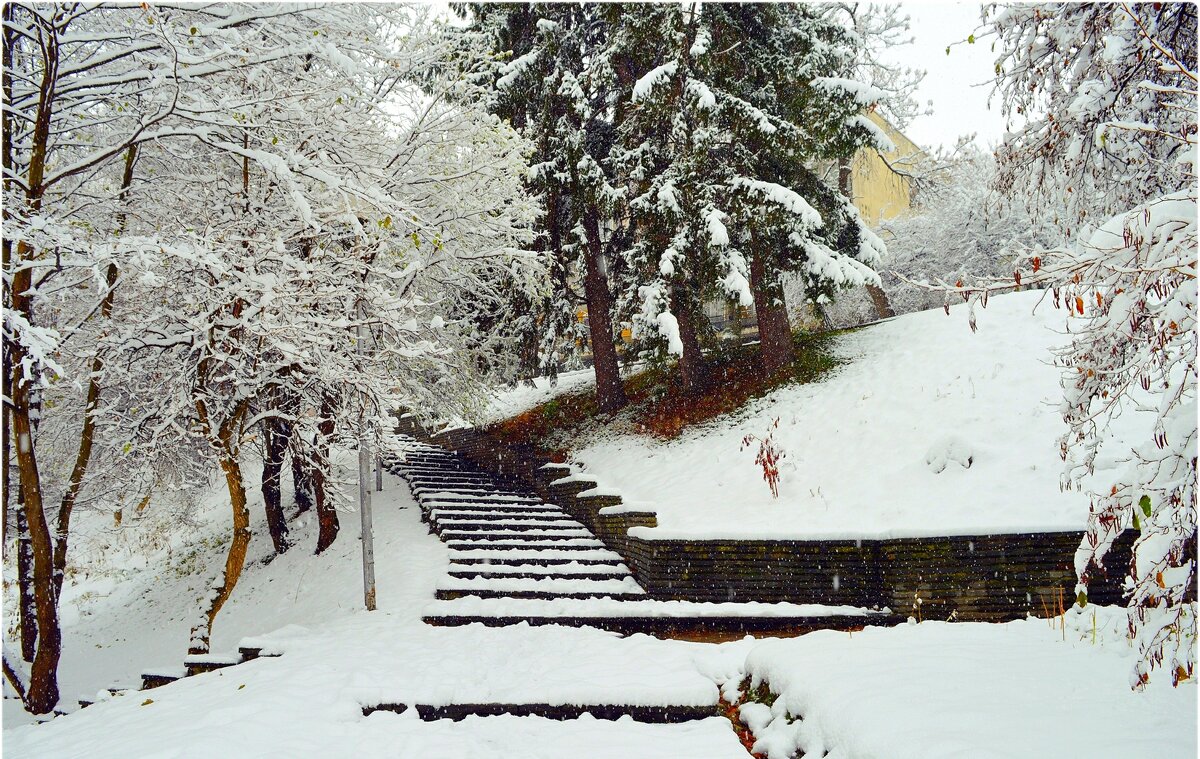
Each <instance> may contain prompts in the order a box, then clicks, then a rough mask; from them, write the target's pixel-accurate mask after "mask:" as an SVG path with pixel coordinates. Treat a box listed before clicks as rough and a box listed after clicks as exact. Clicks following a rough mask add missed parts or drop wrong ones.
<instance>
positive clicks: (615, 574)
mask: <svg viewBox="0 0 1200 759" xmlns="http://www.w3.org/2000/svg"><path fill="white" fill-rule="evenodd" d="M518 566H519V565H518ZM546 569H550V570H551V571H543V572H536V571H522V572H497V571H495V569H494V567H488V566H486V565H482V566H481V568H479V569H451V570H450V571H449V572H448V573H447V574H449V575H450V577H453V578H454V579H456V580H476V579H480V580H497V579H504V578H509V577H512V578H522V579H541V578H547V579H554V580H620V579H623V578H625V577H632V575H630V574H629V571H628V570H624V568H622V569H623V571H612V570H610V569H608V568H604V570H605V571H599V572H584V571H579V570H569V571H561V572H556V571H552V570H553V568H552V567H547V568H546Z"/></svg>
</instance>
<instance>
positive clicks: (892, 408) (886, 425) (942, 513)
mask: <svg viewBox="0 0 1200 759" xmlns="http://www.w3.org/2000/svg"><path fill="white" fill-rule="evenodd" d="M1042 295H1043V293H1041V292H1025V293H1017V294H1013V295H1007V296H1003V297H998V298H993V299H991V301H990V303H989V305H988V307H987V308H986V309H977V317H978V327H979V329H978V331H977V332H975V333H972V332H971V330H970V329H969V327H968V325H967V317H966V313H965V308H966V306H965V305H959V306H955V307H952V308H951V313H950V316H949V317H947V316H946V315H945V314H944V313H942V311H940V310H938V311H926V312H921V313H914V314H908V315H905V316H901V317H899V318H897V319H895V320H893V321H891V322H887V323H884V324H879V325H876V326H873V327H869V328H866V329H863V330H861V331H858V332H855V333H851V334H849V335H845V336H843V337H841V338H839V342H838V344H837V349H838V351H839V353H840V354H841V356H842V357H843V358H844V359H845V361H846V363H845V364H844V365H843V366H841V367H839V368H838V369H837V370H835V371H834V372H832V373H831V374H830V375H829V376H828V377H827V378H825V379H824V380H823V381H821V382H819V383H815V384H807V385H792V386H788V387H785V388H782V389H780V390H778V391H776V392H774V393H772V394H770V395H768V396H766V397H765V398H763V399H760V400H758V401H756V402H753V403H752V404H750V405H749V406H748V407H747V408H745V409H744V410H743V411H742V412H741V413H739V414H736V415H733V416H732V417H724V418H721V419H718V420H717V421H715V422H714V423H712V424H710V425H706V426H705V427H703V428H700V429H696V430H691V431H688V432H685V434H684V435H683V436H682V437H681V438H679V439H678V440H675V441H672V442H668V443H663V442H659V441H655V440H651V439H647V438H644V437H639V436H631V435H619V436H610V437H606V438H603V439H597V440H591V441H587V442H586V443H584V444H583V445H582V446H580V447H577V448H576V450H575V451H574V455H573V458H574V460H575V461H576V462H578V463H579V464H581V465H582V466H583V467H584V468H585V469H586V470H587V471H588V473H589V475H591V476H594V477H596V478H597V479H598V480H599V481H600V484H601V486H603V487H606V488H615V489H616V490H618V491H619V492H620V493H622V494H623V495H624V496H625V498H626V500H627V501H636V502H644V503H646V504H647V505H649V506H651V507H652V508H654V509H656V510H657V512H658V524H659V526H658V528H657V529H654V530H650V529H648V528H635V529H636V530H638V531H639V532H640V533H641V534H642V535H643V536H645V537H659V538H667V537H673V536H691V537H698V536H704V535H711V536H725V537H727V536H741V537H751V536H753V537H775V538H785V537H815V536H848V537H885V536H905V535H939V534H972V533H987V532H993V531H1034V530H1043V529H1045V530H1054V529H1082V528H1083V526H1084V523H1085V521H1086V518H1087V510H1088V497H1087V496H1086V495H1085V494H1083V493H1080V492H1076V491H1072V492H1062V491H1061V490H1060V488H1059V474H1060V471H1061V460H1060V458H1059V449H1058V437H1059V435H1061V434H1062V432H1063V430H1064V427H1063V424H1062V421H1061V418H1060V416H1059V412H1058V403H1059V401H1060V399H1061V397H1062V391H1061V389H1060V387H1059V370H1058V369H1056V368H1055V367H1054V366H1052V365H1051V364H1050V360H1051V348H1052V347H1054V346H1057V345H1061V344H1063V343H1065V342H1066V341H1067V339H1068V338H1067V336H1066V335H1065V334H1063V331H1064V325H1065V321H1066V317H1065V315H1064V312H1063V311H1061V310H1056V309H1055V308H1053V306H1052V304H1051V303H1050V302H1049V298H1047V299H1046V302H1043V303H1041V304H1040V305H1039V301H1040V299H1041V297H1042ZM1138 416H1139V415H1138V414H1136V413H1134V412H1133V411H1132V410H1131V411H1130V412H1129V413H1127V414H1126V415H1125V416H1124V417H1123V418H1122V419H1121V420H1120V422H1121V425H1122V429H1121V430H1119V431H1118V434H1119V435H1120V436H1122V437H1125V439H1132V438H1131V437H1128V436H1129V435H1131V434H1132V433H1131V430H1137V429H1138V427H1137V425H1138V424H1139V423H1141V424H1145V425H1148V424H1150V422H1151V421H1152V415H1147V416H1149V417H1151V418H1143V419H1138V418H1137V417H1138ZM776 419H778V420H779V425H778V427H777V428H772V424H773V423H774V421H775V420H776ZM768 433H771V434H772V435H773V439H774V442H775V443H776V444H777V445H778V446H779V447H781V448H782V449H783V451H784V454H785V456H784V458H783V460H782V462H781V463H780V482H779V497H778V498H777V499H776V498H773V497H772V495H771V492H770V490H769V489H768V487H767V484H766V483H765V482H764V481H763V479H762V470H761V469H760V468H759V467H758V466H756V465H755V463H754V459H755V455H756V453H757V451H758V443H757V442H752V443H751V445H750V446H748V447H746V448H745V449H742V440H743V438H744V437H745V436H747V435H754V436H756V437H758V438H765V437H766V436H767V435H768ZM1144 438H1145V435H1144V434H1143V435H1142V439H1144ZM1114 447H1115V446H1114ZM1109 455H1110V456H1111V455H1112V454H1111V451H1110V452H1109ZM1100 463H1101V466H1100V467H1098V470H1097V473H1096V475H1095V476H1096V478H1097V479H1098V480H1100V481H1103V478H1104V477H1105V471H1104V469H1103V468H1104V467H1111V466H1113V465H1115V463H1116V462H1115V461H1114V460H1113V459H1112V458H1109V459H1107V460H1102V461H1101V462H1100Z"/></svg>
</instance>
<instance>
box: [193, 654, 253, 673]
mask: <svg viewBox="0 0 1200 759" xmlns="http://www.w3.org/2000/svg"><path fill="white" fill-rule="evenodd" d="M241 663H242V655H241V654H240V653H238V654H192V655H189V656H188V657H187V658H186V659H184V660H183V666H184V667H185V668H186V669H187V676H188V677H194V676H196V675H203V674H204V673H206V672H216V671H217V670H218V669H224V668H225V667H232V666H234V665H235V664H241Z"/></svg>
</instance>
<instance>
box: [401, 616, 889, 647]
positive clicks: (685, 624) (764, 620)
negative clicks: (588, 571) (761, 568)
mask: <svg viewBox="0 0 1200 759" xmlns="http://www.w3.org/2000/svg"><path fill="white" fill-rule="evenodd" d="M421 619H422V621H424V622H425V624H427V625H433V626H435V627H459V626H462V625H473V624H481V625H485V626H487V627H509V626H512V625H520V624H527V625H530V626H539V627H540V626H543V625H563V626H564V627H594V628H597V629H600V630H608V631H610V632H615V633H618V634H620V635H635V634H638V633H641V634H643V635H652V636H654V637H657V638H682V639H685V640H687V639H693V640H705V641H713V642H715V641H724V640H740V639H741V638H743V637H745V636H746V635H755V636H756V637H775V638H784V637H795V636H797V635H805V634H807V633H810V632H815V631H817V630H841V631H849V632H857V631H859V630H861V629H863V628H864V627H867V626H875V625H895V624H899V622H898V621H896V619H891V620H889V621H886V622H885V621H880V620H871V621H868V622H864V619H863V618H862V617H854V616H846V617H747V616H729V617H700V618H696V617H658V616H642V617H638V616H603V615H596V616H590V615H585V616H537V615H510V616H491V615H485V614H465V615H456V614H429V615H426V616H424V617H422V618H421Z"/></svg>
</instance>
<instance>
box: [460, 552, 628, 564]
mask: <svg viewBox="0 0 1200 759" xmlns="http://www.w3.org/2000/svg"><path fill="white" fill-rule="evenodd" d="M609 553H610V552H608V551H598V552H597V555H595V556H592V557H589V555H588V554H585V553H583V552H578V553H567V554H563V555H561V556H556V555H553V554H551V553H549V552H545V551H542V552H537V553H534V552H529V551H518V550H500V551H491V552H488V551H487V550H480V551H476V552H474V553H468V554H461V555H453V554H452V555H451V559H450V562H451V564H452V565H454V564H462V565H470V566H477V565H483V566H487V565H489V564H494V565H498V566H509V567H511V566H519V565H522V564H529V565H533V566H539V567H557V566H560V565H563V564H587V565H589V566H624V559H622V558H621V557H620V556H619V555H617V554H615V553H614V554H611V558H608V555H609ZM506 554H507V556H506Z"/></svg>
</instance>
